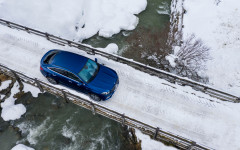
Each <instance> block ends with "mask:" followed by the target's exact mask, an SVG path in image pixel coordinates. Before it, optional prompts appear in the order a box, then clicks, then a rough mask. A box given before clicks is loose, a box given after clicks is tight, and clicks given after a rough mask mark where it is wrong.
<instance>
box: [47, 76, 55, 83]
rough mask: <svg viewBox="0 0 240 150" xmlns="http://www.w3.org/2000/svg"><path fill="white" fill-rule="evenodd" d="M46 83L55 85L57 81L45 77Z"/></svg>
mask: <svg viewBox="0 0 240 150" xmlns="http://www.w3.org/2000/svg"><path fill="white" fill-rule="evenodd" d="M47 80H48V82H50V83H52V84H57V81H56V80H55V79H53V78H50V77H47Z"/></svg>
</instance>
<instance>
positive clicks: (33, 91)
mask: <svg viewBox="0 0 240 150" xmlns="http://www.w3.org/2000/svg"><path fill="white" fill-rule="evenodd" d="M23 85H24V87H23V91H24V92H25V93H26V92H28V91H29V92H31V94H32V96H33V97H38V94H39V93H40V92H41V91H40V90H39V88H37V87H34V86H32V85H30V84H26V83H23Z"/></svg>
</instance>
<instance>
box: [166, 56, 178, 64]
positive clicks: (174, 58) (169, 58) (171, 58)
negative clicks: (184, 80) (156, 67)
mask: <svg viewBox="0 0 240 150" xmlns="http://www.w3.org/2000/svg"><path fill="white" fill-rule="evenodd" d="M165 58H166V60H168V61H169V63H170V65H171V66H172V67H175V66H176V63H175V60H176V59H177V57H176V56H175V55H173V54H169V55H167V56H166V57H165Z"/></svg>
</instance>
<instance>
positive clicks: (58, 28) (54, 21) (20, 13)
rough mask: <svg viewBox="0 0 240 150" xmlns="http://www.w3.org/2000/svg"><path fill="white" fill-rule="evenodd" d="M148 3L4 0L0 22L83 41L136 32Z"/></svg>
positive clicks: (139, 0) (143, 0)
mask: <svg viewBox="0 0 240 150" xmlns="http://www.w3.org/2000/svg"><path fill="white" fill-rule="evenodd" d="M146 6H147V1H146V0H71V1H65V0H51V1H49V0H35V1H31V0H21V1H16V0H2V4H1V3H0V18H4V19H7V20H11V21H14V22H17V23H20V24H23V25H26V26H29V27H33V28H38V29H40V30H43V31H46V32H49V33H52V34H55V35H59V36H63V37H66V38H69V39H73V38H75V39H76V40H79V41H82V40H83V39H87V38H89V37H91V36H93V35H95V34H97V33H99V35H100V36H103V37H111V36H112V35H113V34H116V33H118V32H120V30H133V29H135V27H136V26H137V24H138V18H137V17H136V16H135V15H134V14H139V13H140V12H141V11H143V10H144V9H145V8H146Z"/></svg>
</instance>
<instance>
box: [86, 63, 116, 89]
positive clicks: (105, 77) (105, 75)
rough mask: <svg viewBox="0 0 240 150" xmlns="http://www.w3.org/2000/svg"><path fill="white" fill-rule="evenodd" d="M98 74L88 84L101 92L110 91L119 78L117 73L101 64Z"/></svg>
mask: <svg viewBox="0 0 240 150" xmlns="http://www.w3.org/2000/svg"><path fill="white" fill-rule="evenodd" d="M99 67H100V68H99V71H98V74H97V76H96V77H95V78H94V79H93V80H92V81H91V82H90V83H89V84H88V85H89V86H90V87H92V88H93V89H94V88H95V90H97V91H99V92H105V91H110V90H111V89H112V88H113V87H114V85H115V84H116V82H117V80H118V75H117V73H116V72H115V71H114V70H112V69H110V68H108V67H105V66H102V65H101V66H99Z"/></svg>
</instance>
